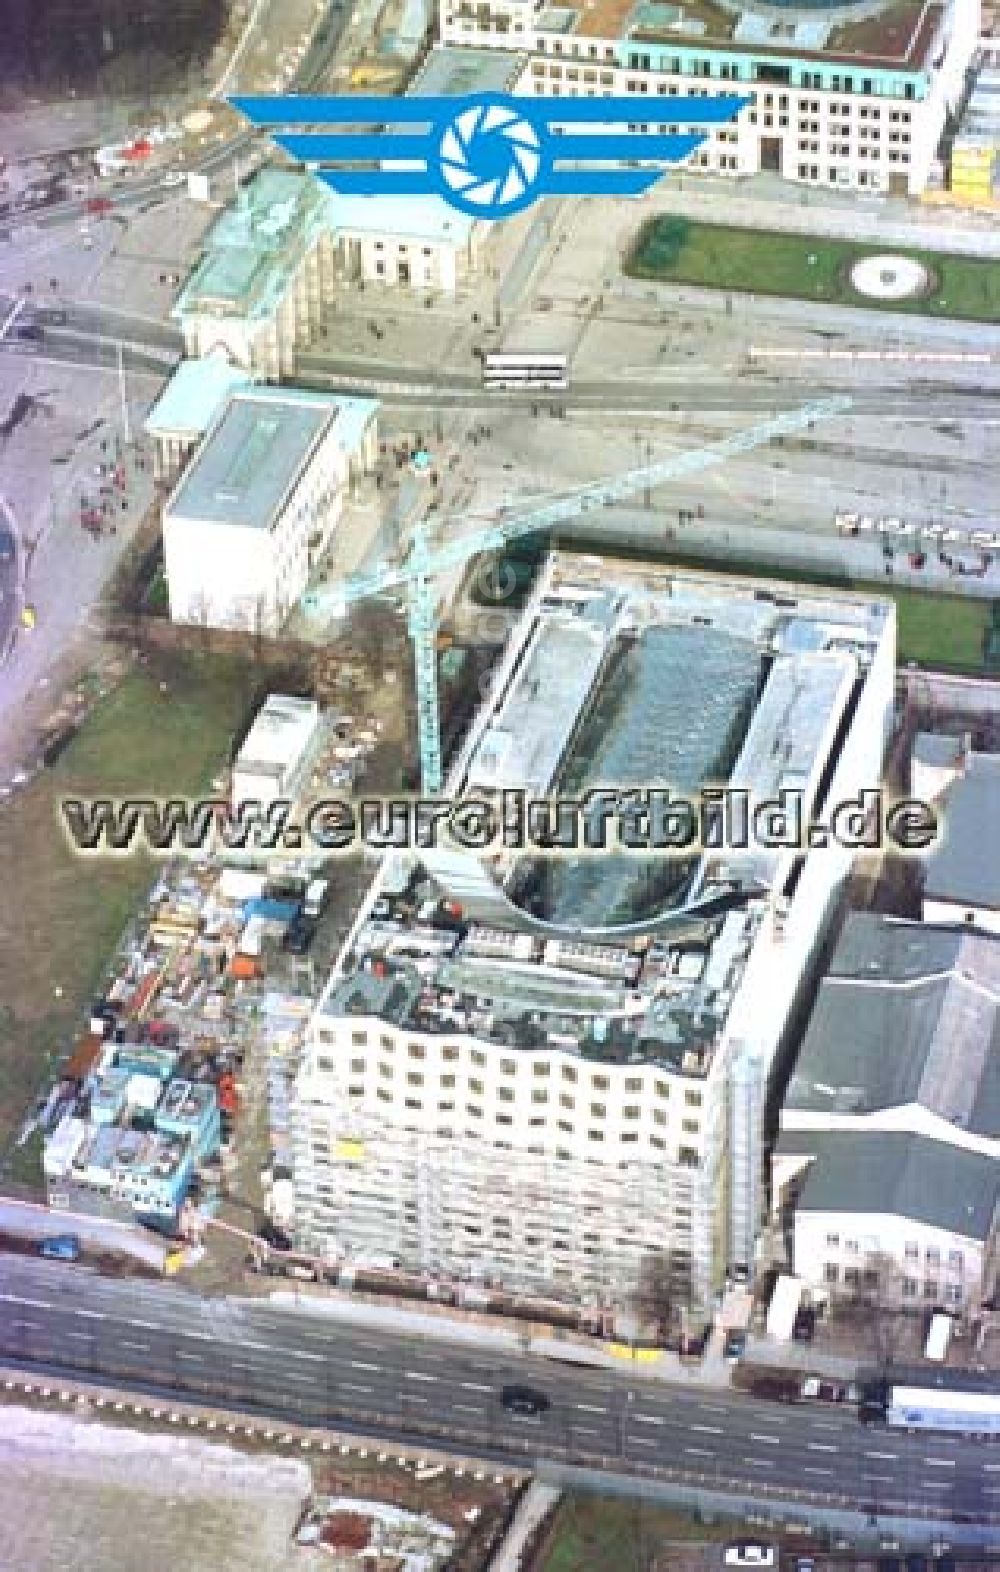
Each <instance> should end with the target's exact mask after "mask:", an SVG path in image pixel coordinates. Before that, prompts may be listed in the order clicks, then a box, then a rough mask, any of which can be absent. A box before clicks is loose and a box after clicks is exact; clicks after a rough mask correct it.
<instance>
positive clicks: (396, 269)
mask: <svg viewBox="0 0 1000 1572" xmlns="http://www.w3.org/2000/svg"><path fill="white" fill-rule="evenodd" d="M330 221H331V224H332V227H333V230H334V233H335V236H336V254H337V264H338V270H339V272H340V275H341V277H344V278H347V279H349V280H352V281H358V280H360V281H362V282H363V283H366V284H386V285H395V286H400V287H402V288H405V289H417V290H432V291H440V292H441V293H443V294H447V295H453V294H454V293H455V291H456V289H457V288H458V286H459V284H460V283H462V282H463V281H464V280H465V279H466V278H467V277H468V276H469V275H470V273H472V271H473V270H474V268H475V266H476V262H477V260H478V257H479V251H480V248H481V246H482V244H483V241H484V239H485V236H486V233H487V230H488V229H489V225H488V224H485V223H482V222H480V221H478V220H476V219H473V218H471V217H470V216H469V215H468V214H467V213H460V212H458V210H457V209H456V208H453V207H451V206H450V205H449V204H448V203H447V202H445V201H444V199H443V198H442V197H437V196H422V197H402V196H387V197H363V196H362V197H359V196H345V195H343V193H341V192H338V191H332V192H331V193H330Z"/></svg>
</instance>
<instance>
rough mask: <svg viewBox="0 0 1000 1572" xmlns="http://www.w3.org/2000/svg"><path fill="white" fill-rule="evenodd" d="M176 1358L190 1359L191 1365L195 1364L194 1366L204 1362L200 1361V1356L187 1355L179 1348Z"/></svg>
mask: <svg viewBox="0 0 1000 1572" xmlns="http://www.w3.org/2000/svg"><path fill="white" fill-rule="evenodd" d="M177 1357H178V1359H190V1361H191V1362H192V1364H196V1365H200V1364H204V1360H203V1359H202V1356H201V1354H189V1353H187V1351H186V1350H185V1349H183V1348H179V1349H178V1350H177Z"/></svg>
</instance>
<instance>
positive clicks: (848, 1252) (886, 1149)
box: [786, 1130, 1000, 1313]
mask: <svg viewBox="0 0 1000 1572" xmlns="http://www.w3.org/2000/svg"><path fill="white" fill-rule="evenodd" d="M799 1139H800V1141H801V1137H800V1138H799ZM787 1155H788V1152H787V1146H786V1156H787ZM998 1207H1000V1164H998V1163H997V1161H996V1159H995V1158H993V1157H986V1156H983V1155H982V1154H981V1153H979V1152H972V1151H963V1150H959V1149H956V1147H954V1146H953V1145H952V1144H951V1143H950V1142H946V1141H933V1140H929V1139H927V1138H926V1137H924V1136H919V1135H911V1134H909V1133H908V1132H907V1131H904V1130H899V1131H894V1132H892V1133H882V1134H880V1135H878V1136H875V1137H872V1136H871V1135H867V1134H864V1133H861V1132H859V1131H835V1132H829V1133H827V1134H826V1135H824V1136H823V1137H822V1139H821V1141H820V1143H819V1147H818V1151H816V1152H814V1153H813V1155H812V1157H811V1159H810V1164H809V1168H808V1172H807V1174H806V1177H805V1182H804V1184H803V1185H802V1189H801V1192H800V1193H799V1196H798V1200H797V1202H796V1206H795V1222H794V1230H793V1264H794V1269H795V1272H796V1273H797V1274H798V1276H799V1277H801V1278H803V1279H804V1280H805V1281H806V1282H807V1283H809V1284H810V1285H811V1286H813V1287H815V1289H816V1290H817V1291H818V1292H821V1293H823V1294H827V1295H829V1296H830V1297H831V1298H834V1299H837V1298H841V1299H843V1298H848V1299H850V1298H858V1299H864V1297H865V1296H866V1295H871V1296H872V1297H873V1299H877V1302H878V1303H879V1304H881V1305H886V1306H892V1307H898V1308H900V1309H904V1310H905V1309H912V1310H920V1311H926V1310H932V1309H936V1308H937V1307H939V1306H944V1307H945V1308H946V1309H948V1310H950V1311H953V1312H956V1313H961V1312H965V1311H972V1312H975V1311H976V1310H977V1309H978V1307H979V1305H980V1304H981V1303H982V1301H983V1300H984V1299H989V1298H991V1297H992V1295H993V1293H994V1292H995V1290H996V1286H997V1226H998Z"/></svg>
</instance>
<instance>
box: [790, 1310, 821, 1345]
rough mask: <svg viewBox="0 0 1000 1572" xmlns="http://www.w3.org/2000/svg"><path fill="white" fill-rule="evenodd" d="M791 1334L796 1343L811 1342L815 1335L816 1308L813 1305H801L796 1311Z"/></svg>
mask: <svg viewBox="0 0 1000 1572" xmlns="http://www.w3.org/2000/svg"><path fill="white" fill-rule="evenodd" d="M792 1336H793V1338H794V1339H795V1341H796V1342H797V1343H811V1342H812V1340H813V1338H814V1337H815V1336H816V1310H815V1307H814V1306H813V1305H802V1306H800V1308H799V1309H798V1310H797V1311H796V1314H795V1325H794V1326H793V1327H792Z"/></svg>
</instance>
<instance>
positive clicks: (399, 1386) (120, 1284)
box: [0, 1256, 1000, 1525]
mask: <svg viewBox="0 0 1000 1572" xmlns="http://www.w3.org/2000/svg"><path fill="white" fill-rule="evenodd" d="M0 1358H4V1359H5V1360H6V1361H7V1362H9V1363H13V1364H16V1365H17V1366H18V1367H24V1366H28V1367H34V1366H38V1367H42V1368H43V1369H45V1370H49V1371H52V1372H54V1373H55V1372H58V1371H61V1372H62V1373H64V1374H66V1375H71V1374H76V1375H81V1376H82V1375H92V1376H93V1375H100V1376H105V1377H107V1378H113V1379H114V1380H115V1381H116V1382H117V1383H120V1384H121V1385H123V1386H126V1387H131V1388H133V1389H140V1390H145V1391H165V1392H173V1393H174V1394H176V1396H177V1397H178V1398H182V1397H188V1398H195V1399H201V1400H204V1399H213V1398H214V1399H217V1400H218V1401H219V1402H220V1405H222V1406H229V1407H233V1408H238V1409H242V1410H246V1411H252V1412H257V1413H262V1414H269V1415H273V1416H274V1417H275V1418H276V1419H285V1420H286V1421H288V1422H296V1421H299V1422H304V1423H329V1424H338V1423H339V1424H341V1425H344V1426H346V1427H348V1428H351V1427H354V1428H356V1429H358V1430H364V1431H365V1432H366V1433H368V1434H371V1435H374V1436H385V1437H386V1438H387V1439H390V1438H393V1439H403V1440H408V1441H410V1442H411V1443H414V1442H415V1443H417V1444H420V1443H421V1442H423V1443H424V1444H426V1445H428V1446H434V1445H436V1446H439V1447H444V1448H451V1449H452V1450H457V1451H462V1450H464V1451H466V1452H472V1453H478V1454H481V1455H485V1456H490V1457H495V1458H497V1459H503V1460H507V1461H516V1462H520V1463H525V1462H528V1463H531V1462H533V1461H534V1460H537V1459H547V1460H552V1461H558V1462H564V1463H565V1462H570V1463H573V1464H574V1465H578V1466H583V1467H591V1468H603V1469H609V1470H614V1471H618V1472H623V1473H626V1474H631V1475H635V1476H645V1477H654V1478H655V1477H657V1476H659V1477H663V1478H673V1479H676V1478H677V1477H678V1476H686V1477H689V1478H690V1479H691V1481H692V1482H697V1483H699V1484H701V1485H702V1486H704V1487H706V1488H712V1489H717V1490H731V1491H733V1492H737V1491H743V1492H745V1491H747V1490H749V1491H750V1492H760V1491H762V1490H764V1489H766V1488H770V1489H771V1490H773V1491H775V1492H780V1491H794V1492H796V1493H797V1494H798V1495H799V1496H806V1497H809V1498H812V1499H815V1500H818V1501H825V1502H827V1503H828V1504H829V1503H830V1502H831V1501H833V1500H835V1501H836V1502H837V1503H838V1504H840V1505H847V1504H850V1505H852V1506H854V1507H856V1508H859V1509H860V1510H862V1511H865V1512H868V1513H871V1512H877V1513H880V1514H883V1515H885V1514H888V1513H899V1514H904V1515H905V1514H910V1513H912V1514H916V1515H920V1516H931V1517H933V1518H935V1519H942V1520H945V1521H952V1522H959V1523H961V1522H964V1523H985V1522H989V1521H990V1520H991V1519H992V1521H993V1523H995V1524H998V1525H1000V1447H993V1448H991V1447H990V1446H989V1445H986V1444H984V1443H982V1442H978V1441H973V1440H965V1439H962V1438H953V1437H938V1436H934V1437H920V1436H910V1435H906V1434H903V1433H897V1432H890V1431H888V1430H887V1429H886V1428H885V1427H882V1426H863V1425H861V1424H860V1422H859V1421H858V1419H857V1418H856V1416H855V1415H854V1414H853V1413H852V1412H848V1411H843V1412H842V1411H840V1410H838V1409H836V1408H828V1407H825V1406H822V1405H810V1404H802V1405H796V1406H789V1405H784V1404H772V1403H766V1402H762V1401H759V1400H756V1399H752V1398H747V1397H743V1396H741V1395H739V1394H736V1393H733V1392H729V1391H717V1390H715V1389H708V1388H701V1387H694V1386H693V1385H689V1386H684V1387H679V1386H670V1385H667V1384H665V1383H663V1382H661V1381H659V1380H657V1379H655V1378H651V1377H648V1376H642V1375H637V1374H636V1373H634V1372H632V1371H630V1370H629V1369H628V1368H627V1367H625V1368H623V1370H622V1371H621V1372H619V1371H617V1370H612V1371H609V1370H603V1369H594V1368H584V1367H581V1366H569V1365H566V1364H563V1363H560V1362H555V1361H551V1360H545V1359H540V1358H537V1357H532V1356H519V1355H516V1354H513V1353H510V1354H500V1353H496V1352H495V1351H493V1350H490V1349H485V1348H483V1349H479V1348H477V1347H476V1345H475V1344H469V1343H461V1344H460V1343H449V1342H447V1341H440V1342H439V1341H437V1340H434V1341H432V1340H430V1339H427V1338H418V1337H415V1336H413V1335H412V1334H408V1335H406V1334H402V1333H401V1334H399V1335H388V1334H386V1333H384V1332H382V1331H375V1330H370V1329H368V1328H366V1327H363V1326H358V1327H353V1326H347V1325H345V1324H344V1323H343V1322H341V1321H334V1320H332V1319H329V1318H326V1317H324V1315H323V1314H322V1312H321V1311H320V1310H315V1311H309V1310H307V1309H305V1308H301V1309H293V1308H287V1309H286V1308H281V1307H278V1306H276V1305H273V1304H270V1303H264V1302H254V1301H246V1300H210V1299H201V1298H199V1297H197V1296H195V1295H193V1294H190V1293H188V1292H187V1291H185V1290H183V1289H181V1288H179V1287H177V1285H175V1284H169V1285H168V1284H159V1283H147V1282H140V1281H135V1280H129V1281H117V1280H111V1279H105V1278H100V1277H97V1276H95V1275H94V1274H93V1273H91V1272H90V1271H89V1270H88V1269H86V1268H82V1267H80V1266H65V1265H61V1264H57V1263H49V1262H42V1261H38V1260H35V1259H33V1258H27V1257H20V1256H0ZM511 1381H513V1382H521V1383H528V1384H530V1385H531V1386H533V1387H536V1388H539V1389H541V1390H542V1391H544V1392H545V1393H546V1394H547V1396H548V1397H549V1399H550V1402H551V1407H550V1408H549V1410H548V1411H547V1412H546V1413H545V1414H544V1415H542V1416H541V1417H538V1418H519V1417H516V1416H514V1415H512V1414H510V1413H508V1412H507V1411H506V1410H505V1409H504V1408H503V1406H502V1404H501V1401H500V1389H501V1388H502V1386H503V1385H504V1384H505V1383H506V1382H511Z"/></svg>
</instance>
